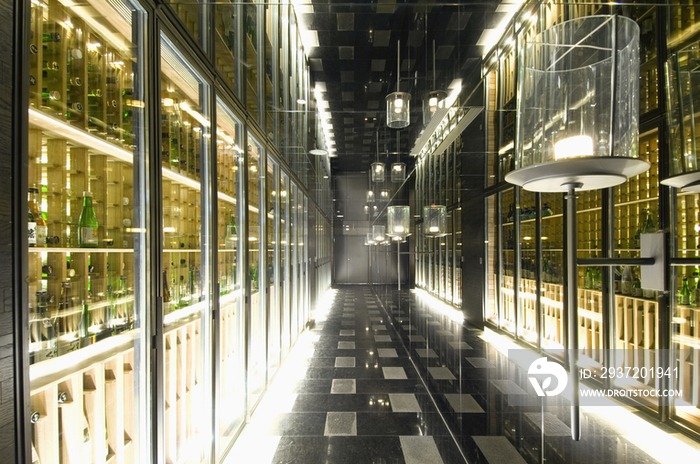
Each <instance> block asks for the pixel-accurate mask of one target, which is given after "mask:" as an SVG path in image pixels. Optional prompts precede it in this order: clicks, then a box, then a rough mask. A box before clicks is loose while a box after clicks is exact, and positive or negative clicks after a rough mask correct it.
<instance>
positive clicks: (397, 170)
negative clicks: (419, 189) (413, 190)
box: [391, 163, 406, 182]
mask: <svg viewBox="0 0 700 464" xmlns="http://www.w3.org/2000/svg"><path fill="white" fill-rule="evenodd" d="M404 180H406V165H405V164H404V163H394V164H392V165H391V181H392V182H403V181H404Z"/></svg>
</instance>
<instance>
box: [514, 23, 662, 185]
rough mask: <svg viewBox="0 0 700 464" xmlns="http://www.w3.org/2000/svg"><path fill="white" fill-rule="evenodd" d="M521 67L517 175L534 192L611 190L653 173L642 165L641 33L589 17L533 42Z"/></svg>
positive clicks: (551, 30) (517, 180) (562, 25)
mask: <svg viewBox="0 0 700 464" xmlns="http://www.w3.org/2000/svg"><path fill="white" fill-rule="evenodd" d="M519 63H520V65H519V68H518V82H519V91H518V95H519V96H520V98H518V109H517V115H518V127H517V137H516V144H515V170H514V171H511V172H509V173H508V174H507V175H506V180H507V181H508V182H511V183H513V184H516V185H520V186H522V187H523V188H525V189H526V190H530V191H534V192H558V191H562V190H566V188H565V187H563V186H566V185H569V184H582V185H581V187H580V188H579V190H592V189H598V188H606V187H612V186H615V185H619V184H621V183H623V182H624V181H625V180H626V179H627V178H628V177H631V176H635V175H637V174H640V173H642V172H644V171H646V170H647V169H649V163H647V162H646V161H644V160H641V159H639V149H638V145H639V144H638V136H639V27H638V26H637V23H636V22H635V21H634V20H632V19H629V18H625V17H622V16H587V17H584V18H579V19H573V20H570V21H565V22H563V23H560V24H557V25H555V26H552V27H551V28H549V29H547V30H545V31H543V32H541V33H540V34H538V35H537V36H535V37H534V38H533V39H532V40H531V41H529V42H527V43H526V44H525V45H524V47H523V48H522V50H521V55H520V59H519Z"/></svg>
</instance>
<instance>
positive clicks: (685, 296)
mask: <svg viewBox="0 0 700 464" xmlns="http://www.w3.org/2000/svg"><path fill="white" fill-rule="evenodd" d="M678 304H682V305H689V304H690V287H689V286H688V279H687V278H685V277H684V278H683V286H682V287H681V293H680V295H679V296H678Z"/></svg>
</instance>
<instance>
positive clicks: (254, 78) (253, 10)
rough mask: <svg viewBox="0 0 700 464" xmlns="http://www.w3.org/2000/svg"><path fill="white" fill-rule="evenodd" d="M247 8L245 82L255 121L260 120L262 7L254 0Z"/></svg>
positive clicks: (248, 101) (246, 4) (247, 102)
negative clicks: (259, 61)
mask: <svg viewBox="0 0 700 464" xmlns="http://www.w3.org/2000/svg"><path fill="white" fill-rule="evenodd" d="M244 8H245V38H244V39H243V40H244V42H245V44H244V47H243V53H244V54H245V66H244V68H245V82H246V91H245V96H246V109H247V110H248V112H249V113H250V114H251V116H252V118H253V119H254V120H255V121H258V119H259V118H258V117H259V114H260V111H259V105H260V103H259V101H260V99H259V95H260V88H259V87H260V86H259V85H258V53H259V50H260V45H259V44H260V42H261V34H260V27H258V25H259V24H260V21H259V16H261V15H260V14H259V11H260V7H259V6H258V5H257V4H256V2H255V1H254V0H252V1H251V2H247V3H245V4H244Z"/></svg>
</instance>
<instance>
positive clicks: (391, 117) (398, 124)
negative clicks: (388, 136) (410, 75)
mask: <svg viewBox="0 0 700 464" xmlns="http://www.w3.org/2000/svg"><path fill="white" fill-rule="evenodd" d="M400 83H401V41H400V40H399V43H398V46H397V48H396V92H394V93H390V94H389V95H387V96H386V125H387V126H388V127H390V128H392V129H403V128H404V127H406V126H408V125H409V124H410V122H411V118H410V113H411V94H409V93H408V92H401V87H400Z"/></svg>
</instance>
